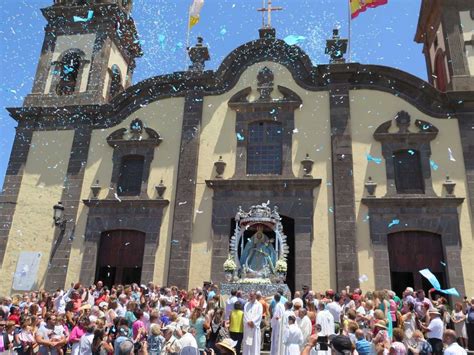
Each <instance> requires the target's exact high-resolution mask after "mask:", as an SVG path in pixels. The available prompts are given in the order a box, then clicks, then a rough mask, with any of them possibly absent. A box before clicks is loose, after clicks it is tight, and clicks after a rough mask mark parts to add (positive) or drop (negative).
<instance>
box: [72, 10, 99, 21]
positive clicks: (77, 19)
mask: <svg viewBox="0 0 474 355" xmlns="http://www.w3.org/2000/svg"><path fill="white" fill-rule="evenodd" d="M93 17H94V11H93V10H89V11H87V17H80V16H74V17H73V20H74V22H89V21H90V20H92V18H93Z"/></svg>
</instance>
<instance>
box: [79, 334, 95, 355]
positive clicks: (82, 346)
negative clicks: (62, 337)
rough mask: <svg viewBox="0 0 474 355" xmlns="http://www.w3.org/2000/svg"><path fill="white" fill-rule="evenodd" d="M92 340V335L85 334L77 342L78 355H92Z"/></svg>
mask: <svg viewBox="0 0 474 355" xmlns="http://www.w3.org/2000/svg"><path fill="white" fill-rule="evenodd" d="M93 340H94V334H93V333H92V334H89V333H86V334H84V335H83V336H82V337H81V340H80V341H79V355H92V341H93Z"/></svg>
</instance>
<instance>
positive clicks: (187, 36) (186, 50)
mask: <svg viewBox="0 0 474 355" xmlns="http://www.w3.org/2000/svg"><path fill="white" fill-rule="evenodd" d="M187 25H188V30H187V33H186V46H185V47H184V70H185V71H186V69H188V68H187V61H188V48H189V36H190V34H191V6H190V7H189V8H188V23H187Z"/></svg>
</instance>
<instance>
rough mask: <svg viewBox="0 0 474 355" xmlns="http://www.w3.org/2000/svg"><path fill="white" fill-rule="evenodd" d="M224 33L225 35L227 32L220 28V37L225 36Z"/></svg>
mask: <svg viewBox="0 0 474 355" xmlns="http://www.w3.org/2000/svg"><path fill="white" fill-rule="evenodd" d="M226 33H227V30H226V29H225V27H222V28H221V31H220V34H221V36H223V35H225V34H226Z"/></svg>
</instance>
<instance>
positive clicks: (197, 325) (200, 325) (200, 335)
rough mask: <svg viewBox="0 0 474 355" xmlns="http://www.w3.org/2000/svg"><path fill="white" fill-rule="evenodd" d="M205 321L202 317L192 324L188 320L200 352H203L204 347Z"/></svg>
mask: <svg viewBox="0 0 474 355" xmlns="http://www.w3.org/2000/svg"><path fill="white" fill-rule="evenodd" d="M205 321H206V320H205V319H204V317H202V316H201V317H199V318H198V319H196V322H193V321H192V320H190V322H189V325H190V326H191V328H194V329H196V342H197V345H198V348H199V349H200V350H204V348H205V347H206V332H205V330H204V323H205Z"/></svg>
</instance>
